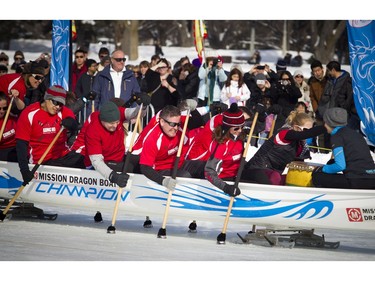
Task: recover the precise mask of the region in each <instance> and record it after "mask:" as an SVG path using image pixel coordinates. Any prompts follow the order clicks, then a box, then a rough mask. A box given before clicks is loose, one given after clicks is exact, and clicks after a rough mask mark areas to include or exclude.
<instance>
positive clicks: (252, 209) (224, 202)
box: [137, 185, 334, 220]
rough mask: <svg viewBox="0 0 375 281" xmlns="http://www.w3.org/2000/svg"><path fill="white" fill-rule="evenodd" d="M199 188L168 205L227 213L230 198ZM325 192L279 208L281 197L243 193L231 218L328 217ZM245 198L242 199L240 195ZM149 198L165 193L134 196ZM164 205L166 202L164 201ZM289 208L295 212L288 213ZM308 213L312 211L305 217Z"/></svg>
mask: <svg viewBox="0 0 375 281" xmlns="http://www.w3.org/2000/svg"><path fill="white" fill-rule="evenodd" d="M138 186H139V187H142V188H145V189H150V190H153V191H155V192H158V193H161V194H167V192H166V191H165V190H158V189H155V188H152V187H149V186H146V185H144V186H143V185H138ZM182 186H184V187H185V188H186V189H191V190H194V191H195V192H196V188H192V187H190V186H186V185H182ZM196 186H199V187H200V190H201V192H200V193H199V194H195V192H194V193H193V192H189V191H185V190H180V189H178V191H179V192H180V193H182V194H184V193H186V194H187V195H186V196H184V195H181V194H173V197H172V200H171V204H170V207H171V208H179V209H187V210H205V211H221V212H226V211H227V207H228V204H229V200H230V197H227V198H228V199H226V198H222V197H219V196H213V195H212V194H209V193H207V192H204V190H205V189H206V190H207V191H208V190H214V191H217V189H212V188H210V187H206V186H203V185H196ZM202 190H203V191H202ZM323 196H324V194H321V195H318V196H315V197H312V198H310V199H308V200H305V201H302V202H298V203H296V204H291V205H286V206H281V207H278V204H279V203H282V200H276V201H273V202H266V201H263V200H260V199H257V198H252V197H249V196H246V195H242V196H241V197H236V201H235V203H234V205H233V208H232V213H231V216H232V217H238V218H264V217H271V216H275V215H280V214H284V213H287V212H288V214H285V216H284V218H293V217H295V219H296V220H300V219H302V218H305V219H311V218H315V219H322V218H324V217H326V216H328V215H329V214H330V213H331V212H332V211H333V206H334V204H333V203H332V202H331V201H328V200H319V198H321V197H323ZM243 197H245V198H243ZM138 198H139V199H150V200H160V201H165V195H163V196H150V195H145V196H139V197H137V199H138ZM164 205H165V204H164ZM290 211H294V212H293V213H291V214H289V212H290ZM307 214H311V215H309V216H307Z"/></svg>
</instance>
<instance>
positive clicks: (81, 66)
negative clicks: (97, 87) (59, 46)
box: [70, 49, 87, 92]
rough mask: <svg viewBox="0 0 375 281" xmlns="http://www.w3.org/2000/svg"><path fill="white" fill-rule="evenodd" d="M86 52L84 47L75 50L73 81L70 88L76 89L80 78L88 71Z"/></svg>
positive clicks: (73, 90)
mask: <svg viewBox="0 0 375 281" xmlns="http://www.w3.org/2000/svg"><path fill="white" fill-rule="evenodd" d="M85 62H86V52H85V51H84V50H82V49H78V50H76V51H75V52H74V63H73V66H72V82H71V87H70V90H71V91H72V92H75V91H76V85H77V81H78V79H79V78H80V77H81V76H82V75H83V74H84V73H86V72H87V66H86V63H85Z"/></svg>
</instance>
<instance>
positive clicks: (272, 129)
mask: <svg viewBox="0 0 375 281" xmlns="http://www.w3.org/2000/svg"><path fill="white" fill-rule="evenodd" d="M276 120H277V114H275V115H274V117H273V120H272V125H271V129H270V132H269V133H268V138H270V137H272V135H273V131H274V130H275V124H276Z"/></svg>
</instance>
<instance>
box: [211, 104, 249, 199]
mask: <svg viewBox="0 0 375 281" xmlns="http://www.w3.org/2000/svg"><path fill="white" fill-rule="evenodd" d="M244 124H245V118H244V115H243V113H242V111H241V110H239V109H238V105H237V104H236V103H233V104H231V106H230V108H229V109H228V110H227V111H225V112H224V113H223V123H222V125H220V126H217V127H216V128H215V130H214V134H213V135H214V136H213V141H212V142H211V144H210V147H209V154H210V157H209V159H208V160H207V162H206V165H205V167H204V175H205V178H206V179H207V180H208V181H209V182H210V183H212V184H213V185H214V186H216V187H218V188H219V189H221V190H223V191H224V192H225V193H226V194H228V195H229V196H238V195H240V194H241V190H240V189H239V187H238V186H237V187H236V186H234V185H231V184H228V183H226V182H225V181H234V180H235V178H236V176H237V173H238V169H239V167H240V163H241V159H242V154H243V150H244V144H243V140H244V138H245V135H244V133H243V132H242V128H243V126H244Z"/></svg>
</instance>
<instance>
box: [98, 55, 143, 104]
mask: <svg viewBox="0 0 375 281" xmlns="http://www.w3.org/2000/svg"><path fill="white" fill-rule="evenodd" d="M125 61H126V58H125V54H124V52H123V51H121V50H115V51H113V52H112V54H111V64H110V65H107V66H106V67H105V68H104V69H103V70H102V71H100V72H98V74H97V75H96V78H95V79H94V84H93V88H92V90H93V91H94V92H95V93H97V95H96V98H95V110H100V107H101V106H102V105H103V104H105V103H106V102H107V101H109V100H111V99H113V98H120V99H122V100H124V101H125V103H126V102H128V101H129V100H130V98H131V97H132V95H133V94H134V93H139V92H140V88H139V84H138V82H137V79H136V78H135V77H134V74H133V71H131V70H127V69H126V67H125Z"/></svg>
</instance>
